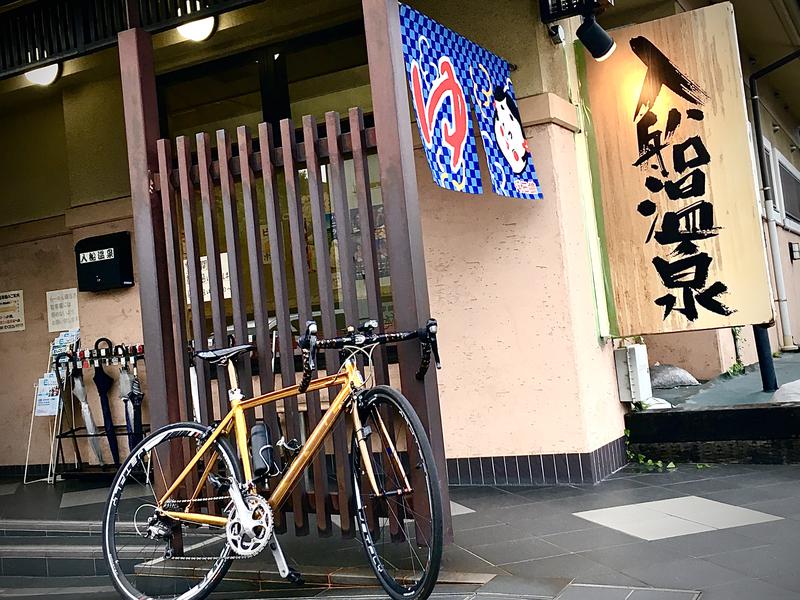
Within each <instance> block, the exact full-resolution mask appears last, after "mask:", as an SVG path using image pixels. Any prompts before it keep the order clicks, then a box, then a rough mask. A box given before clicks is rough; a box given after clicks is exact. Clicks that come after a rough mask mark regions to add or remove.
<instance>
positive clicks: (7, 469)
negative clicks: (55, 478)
mask: <svg viewBox="0 0 800 600" xmlns="http://www.w3.org/2000/svg"><path fill="white" fill-rule="evenodd" d="M49 468H50V465H28V477H29V478H30V477H45V476H46V475H47V471H48V470H49ZM24 474H25V465H0V477H22V476H23V475H24Z"/></svg>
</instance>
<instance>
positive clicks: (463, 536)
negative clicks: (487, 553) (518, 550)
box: [455, 525, 534, 548]
mask: <svg viewBox="0 0 800 600" xmlns="http://www.w3.org/2000/svg"><path fill="white" fill-rule="evenodd" d="M530 537H534V536H533V535H531V534H530V533H529V532H528V531H526V530H524V529H521V528H519V527H512V526H510V525H496V526H488V527H480V528H478V529H469V530H467V531H459V532H456V534H455V543H456V544H458V545H459V546H462V547H464V548H471V547H474V546H482V545H485V544H495V543H498V542H512V541H515V540H521V539H525V538H530Z"/></svg>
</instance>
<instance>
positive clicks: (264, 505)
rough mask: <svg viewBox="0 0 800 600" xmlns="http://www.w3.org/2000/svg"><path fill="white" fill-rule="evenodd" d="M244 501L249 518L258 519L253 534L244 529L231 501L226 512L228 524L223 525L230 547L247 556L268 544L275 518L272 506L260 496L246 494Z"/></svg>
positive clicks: (255, 553) (256, 552) (240, 554)
mask: <svg viewBox="0 0 800 600" xmlns="http://www.w3.org/2000/svg"><path fill="white" fill-rule="evenodd" d="M244 501H245V504H247V508H248V509H249V511H250V515H249V516H250V518H252V519H254V520H256V521H258V525H256V526H255V527H254V528H253V534H252V535H250V534H249V533H247V532H246V531H245V528H244V527H243V526H242V522H241V519H240V516H239V514H238V513H237V511H236V507H235V506H233V503H231V505H230V509H229V512H228V524H227V525H226V526H225V534H226V536H227V538H228V545H229V546H230V547H231V549H232V550H233V551H234V552H235V553H236V554H238V555H239V556H243V557H248V558H249V557H251V556H256V555H257V554H258V553H259V552H261V551H262V550H263V549H264V548H266V547H267V546H268V545H269V540H270V538H271V537H272V533H273V530H274V527H275V520H274V517H273V515H272V508H270V506H269V503H268V502H267V501H266V500H265V499H264V498H262V497H261V496H259V495H257V494H248V495H247V496H245V497H244Z"/></svg>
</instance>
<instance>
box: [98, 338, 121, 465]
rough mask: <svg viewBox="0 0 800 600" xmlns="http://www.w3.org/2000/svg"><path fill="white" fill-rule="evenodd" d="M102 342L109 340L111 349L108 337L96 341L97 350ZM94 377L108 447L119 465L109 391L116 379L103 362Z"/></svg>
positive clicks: (115, 462) (109, 344)
mask: <svg viewBox="0 0 800 600" xmlns="http://www.w3.org/2000/svg"><path fill="white" fill-rule="evenodd" d="M100 342H107V343H108V347H109V350H110V349H111V342H110V341H109V340H107V339H106V338H100V339H99V340H97V341H96V342H95V343H94V348H95V350H96V351H97V350H99V349H100V348H99V345H100ZM92 379H93V380H94V385H95V386H96V387H97V393H98V394H99V395H100V407H101V408H102V409H103V427H104V428H105V432H106V439H107V440H108V447H109V448H110V450H111V457H112V458H113V459H114V464H115V465H119V447H118V446H117V434H116V432H115V431H114V419H113V418H112V417H111V405H110V404H109V403H108V392H109V391H110V390H111V388H112V387H113V386H114V379H113V378H112V377H111V376H109V374H108V373H106V372H105V371H104V370H103V365H102V363H97V366H95V368H94V377H92Z"/></svg>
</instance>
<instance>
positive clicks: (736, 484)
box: [664, 477, 746, 495]
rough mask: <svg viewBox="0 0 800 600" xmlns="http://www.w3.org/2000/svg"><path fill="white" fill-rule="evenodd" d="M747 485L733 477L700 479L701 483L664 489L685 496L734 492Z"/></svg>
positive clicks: (675, 485)
mask: <svg viewBox="0 0 800 600" xmlns="http://www.w3.org/2000/svg"><path fill="white" fill-rule="evenodd" d="M744 485H746V484H745V483H744V482H742V481H741V480H738V479H733V478H731V477H715V478H714V479H700V480H699V481H683V482H680V483H670V484H665V485H664V487H666V488H668V489H670V490H675V491H677V492H681V493H683V494H692V495H696V494H703V493H709V492H719V491H721V490H733V489H738V488H741V487H742V486H744Z"/></svg>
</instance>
